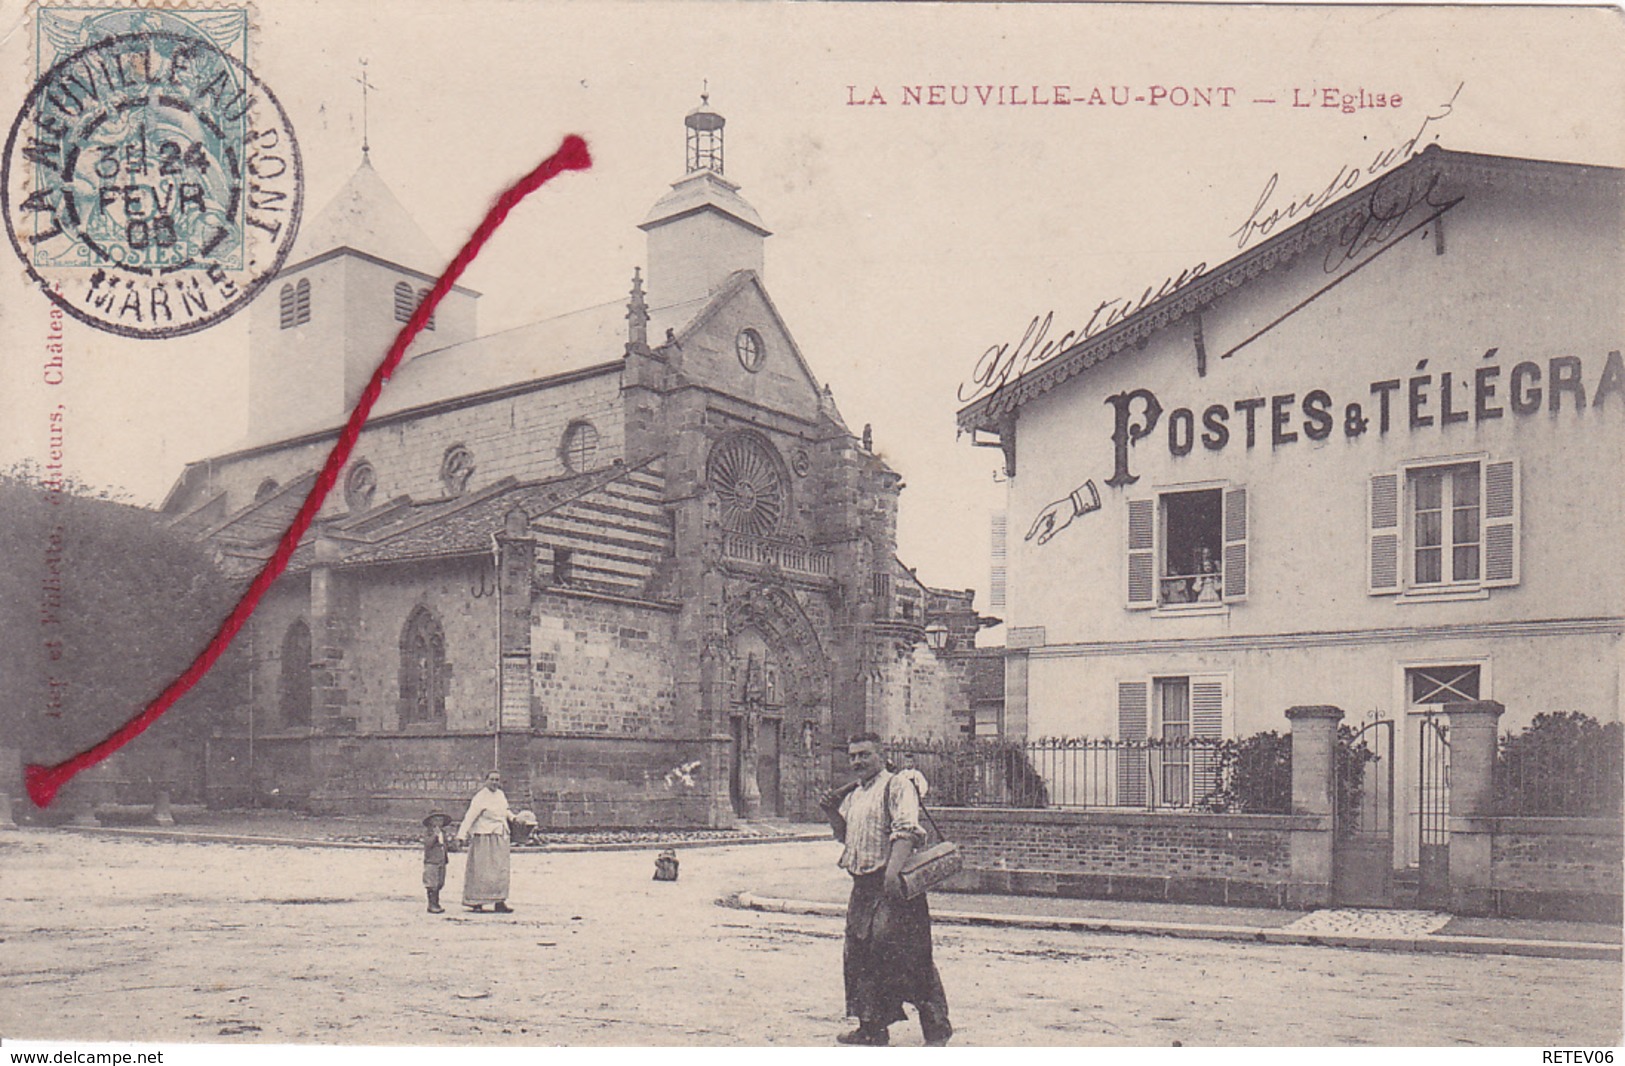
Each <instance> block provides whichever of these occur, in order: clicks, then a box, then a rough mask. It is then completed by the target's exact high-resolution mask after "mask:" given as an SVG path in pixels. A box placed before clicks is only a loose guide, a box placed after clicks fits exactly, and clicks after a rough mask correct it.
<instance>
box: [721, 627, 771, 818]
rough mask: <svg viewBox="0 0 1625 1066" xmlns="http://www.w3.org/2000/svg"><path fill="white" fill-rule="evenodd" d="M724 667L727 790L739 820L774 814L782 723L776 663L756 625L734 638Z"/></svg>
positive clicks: (769, 816) (767, 816)
mask: <svg viewBox="0 0 1625 1066" xmlns="http://www.w3.org/2000/svg"><path fill="white" fill-rule="evenodd" d="M733 651H734V657H733V662H732V664H731V665H730V667H729V671H728V681H729V683H728V692H729V704H730V706H729V708H728V711H729V714H728V721H729V728H730V731H731V732H732V734H733V741H734V744H733V763H732V766H731V769H730V773H729V775H728V777H729V786H730V787H729V793H730V794H731V796H732V797H733V804H734V813H736V814H738V815H739V816H740V817H742V818H776V817H778V816H779V815H780V814H782V813H783V802H782V800H783V797H782V796H781V794H780V789H779V779H780V774H779V750H780V747H781V745H780V743H779V741H780V737H781V734H782V732H783V723H784V695H783V691H782V689H781V687H780V683H779V682H780V670H781V664H780V662H779V658H778V656H777V655H775V654H774V653H773V650H772V649H771V648H770V647H769V645H768V643H767V640H766V638H765V637H764V636H763V635H762V633H761V631H760V630H758V629H754V628H752V629H747V630H745V631H744V632H742V633H740V634H738V635H737V636H736V637H735V638H734V642H733Z"/></svg>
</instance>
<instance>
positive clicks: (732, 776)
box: [728, 714, 784, 818]
mask: <svg viewBox="0 0 1625 1066" xmlns="http://www.w3.org/2000/svg"><path fill="white" fill-rule="evenodd" d="M746 725H747V718H746V716H745V715H743V714H736V715H733V716H732V718H731V727H732V731H733V738H734V758H733V766H732V768H731V772H730V773H729V781H728V792H729V795H730V797H731V798H732V799H733V805H734V813H735V814H738V815H740V816H741V817H761V818H777V817H779V816H781V815H782V814H783V813H784V796H783V791H782V789H781V787H780V781H779V748H780V741H781V740H782V739H783V733H784V723H783V720H782V719H779V718H767V717H762V718H760V719H758V720H757V724H756V742H755V758H754V760H752V759H751V752H750V750H749V744H748V742H747V739H746V736H745V729H746ZM747 761H754V763H755V771H756V773H755V782H754V784H755V791H756V797H755V806H756V812H755V814H751V813H750V811H749V810H747V800H746V793H747V792H748V791H749V782H748V776H749V775H747V773H746V772H745V771H746V762H747Z"/></svg>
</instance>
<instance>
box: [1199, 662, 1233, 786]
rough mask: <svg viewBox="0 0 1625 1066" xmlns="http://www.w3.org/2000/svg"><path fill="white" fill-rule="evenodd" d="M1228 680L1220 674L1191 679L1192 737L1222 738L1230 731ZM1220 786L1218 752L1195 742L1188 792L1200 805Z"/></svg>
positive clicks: (1204, 738)
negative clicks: (1189, 791) (1189, 790)
mask: <svg viewBox="0 0 1625 1066" xmlns="http://www.w3.org/2000/svg"><path fill="white" fill-rule="evenodd" d="M1229 682H1230V679H1229V678H1228V677H1226V676H1223V675H1213V676H1209V677H1193V678H1191V737H1192V738H1194V739H1201V740H1204V741H1219V740H1223V739H1224V738H1225V737H1226V736H1227V735H1228V733H1229V728H1228V724H1229V719H1230V698H1229V697H1230V692H1229V689H1230V684H1229ZM1218 786H1219V757H1218V752H1217V751H1215V750H1214V749H1213V748H1211V747H1206V746H1202V745H1194V746H1193V747H1192V749H1191V795H1192V797H1193V798H1194V799H1195V800H1196V802H1197V803H1198V804H1200V803H1201V802H1202V801H1203V800H1204V799H1206V798H1207V797H1208V796H1210V795H1211V794H1212V793H1213V791H1214V789H1216V788H1217V787H1218Z"/></svg>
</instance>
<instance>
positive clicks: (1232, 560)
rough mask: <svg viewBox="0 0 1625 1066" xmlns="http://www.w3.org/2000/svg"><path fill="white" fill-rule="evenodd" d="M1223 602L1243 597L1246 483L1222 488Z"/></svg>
mask: <svg viewBox="0 0 1625 1066" xmlns="http://www.w3.org/2000/svg"><path fill="white" fill-rule="evenodd" d="M1223 586H1224V602H1225V603H1235V602H1236V601H1238V600H1244V599H1246V598H1247V487H1246V486H1245V485H1232V486H1231V487H1230V488H1227V489H1225V490H1224V581H1223Z"/></svg>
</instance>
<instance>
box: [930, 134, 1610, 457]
mask: <svg viewBox="0 0 1625 1066" xmlns="http://www.w3.org/2000/svg"><path fill="white" fill-rule="evenodd" d="M1432 173H1437V174H1439V175H1441V176H1460V177H1466V178H1471V179H1476V180H1484V179H1489V180H1504V181H1517V182H1524V183H1527V184H1531V185H1538V184H1542V183H1546V182H1569V181H1577V180H1582V179H1586V178H1595V177H1605V178H1607V179H1609V180H1611V181H1613V182H1615V183H1616V184H1618V183H1619V182H1620V181H1621V179H1622V178H1625V171H1622V170H1620V169H1619V168H1616V167H1603V166H1590V165H1586V164H1580V163H1561V162H1552V161H1548V160H1540V159H1518V158H1514V157H1510V156H1498V155H1484V154H1481V153H1477V152H1456V151H1449V150H1447V149H1444V148H1440V147H1439V146H1438V145H1436V144H1434V145H1429V146H1428V147H1427V148H1426V149H1424V150H1423V151H1422V152H1420V153H1419V154H1417V155H1416V156H1413V157H1412V158H1411V159H1409V160H1407V161H1406V162H1404V163H1402V164H1400V165H1399V166H1397V167H1394V168H1393V169H1392V170H1389V171H1387V172H1385V173H1384V174H1383V175H1381V176H1380V177H1378V178H1375V179H1373V180H1372V181H1369V182H1366V183H1365V184H1363V185H1361V186H1359V187H1358V188H1356V189H1355V190H1354V191H1352V192H1350V193H1349V194H1348V195H1346V196H1344V197H1342V198H1340V199H1338V200H1336V201H1334V202H1333V203H1331V204H1329V205H1327V206H1326V207H1324V208H1322V209H1320V210H1319V211H1316V212H1314V213H1312V214H1310V215H1308V216H1307V217H1305V218H1304V219H1302V220H1301V221H1299V222H1297V223H1295V224H1293V225H1292V226H1289V227H1287V228H1286V229H1284V230H1282V231H1281V232H1279V233H1277V234H1275V235H1274V236H1272V237H1270V238H1269V239H1268V240H1266V241H1264V242H1262V243H1260V244H1257V245H1254V246H1253V247H1252V248H1250V249H1248V250H1247V251H1245V252H1243V253H1241V254H1240V255H1238V256H1235V257H1233V258H1231V259H1228V260H1226V261H1225V262H1224V263H1221V264H1220V265H1219V266H1218V267H1217V268H1215V269H1213V270H1210V271H1208V272H1207V273H1205V274H1203V275H1201V276H1200V277H1198V278H1197V279H1196V280H1195V281H1193V282H1191V283H1189V284H1187V285H1185V286H1183V287H1181V288H1179V289H1177V290H1175V291H1174V292H1171V293H1169V294H1168V295H1167V296H1164V297H1162V298H1161V299H1159V300H1155V301H1153V302H1152V303H1150V304H1147V305H1146V306H1144V307H1142V308H1140V309H1139V310H1137V311H1135V312H1134V313H1133V314H1131V315H1129V316H1128V317H1126V318H1124V319H1123V320H1122V321H1120V322H1118V323H1117V324H1116V325H1114V326H1112V327H1111V328H1109V329H1105V330H1102V331H1101V332H1099V333H1097V334H1095V335H1094V336H1092V337H1089V338H1087V339H1085V340H1082V341H1079V342H1077V343H1075V344H1073V345H1072V346H1071V347H1069V348H1067V349H1066V350H1064V351H1061V352H1058V353H1056V354H1055V355H1053V356H1051V357H1050V358H1049V359H1047V360H1046V361H1045V362H1043V363H1040V364H1038V365H1036V366H1033V367H1031V368H1029V369H1028V370H1027V371H1026V372H1025V373H1023V374H1022V375H1021V376H1020V377H1017V378H1014V379H1012V380H1011V381H1008V382H1006V383H1005V384H1004V385H1003V386H1001V387H1000V388H998V389H996V390H995V391H993V392H992V393H989V394H988V395H985V396H982V397H980V398H978V399H977V400H975V401H974V402H972V403H970V404H967V405H966V406H965V407H963V408H961V409H960V411H959V414H958V423H959V429H960V431H961V432H968V431H972V430H977V429H984V430H989V431H995V432H996V431H997V430H998V428H999V423H1000V419H1001V417H1003V416H1007V415H1012V414H1014V413H1015V412H1016V411H1017V410H1018V409H1019V408H1020V407H1021V406H1022V405H1023V404H1025V403H1027V402H1028V401H1030V400H1033V399H1036V398H1037V397H1039V396H1041V395H1043V394H1044V393H1046V392H1048V391H1049V390H1050V389H1053V388H1054V387H1055V386H1057V385H1059V384H1061V383H1062V382H1064V381H1066V380H1068V379H1069V378H1072V377H1075V376H1076V375H1078V374H1080V373H1082V372H1083V371H1085V370H1087V369H1089V368H1090V367H1091V366H1094V365H1095V364H1096V363H1099V362H1102V361H1103V360H1105V359H1109V358H1111V357H1112V356H1113V355H1116V354H1117V353H1119V352H1121V351H1123V350H1124V349H1125V348H1129V347H1132V346H1137V345H1140V344H1143V343H1144V342H1145V341H1146V340H1147V339H1148V338H1149V337H1150V336H1151V335H1152V334H1154V333H1157V332H1158V331H1160V330H1162V329H1164V328H1166V327H1167V326H1170V325H1173V324H1174V323H1176V322H1180V321H1182V320H1184V319H1185V318H1186V317H1187V316H1189V315H1190V314H1192V313H1193V312H1195V311H1198V310H1200V309H1202V308H1203V307H1206V306H1207V305H1208V304H1210V303H1212V302H1213V301H1215V300H1217V299H1218V298H1220V297H1221V296H1223V295H1225V294H1226V293H1228V292H1230V291H1231V290H1233V289H1236V288H1238V287H1240V286H1242V285H1245V284H1246V283H1248V282H1249V281H1252V280H1253V279H1254V278H1257V277H1258V276H1259V275H1261V274H1264V273H1267V272H1269V271H1271V270H1274V269H1275V268H1276V267H1278V266H1283V265H1285V264H1287V263H1290V262H1292V261H1293V260H1295V259H1296V258H1297V257H1298V256H1299V255H1301V254H1303V253H1304V252H1305V251H1308V250H1310V249H1312V248H1316V247H1319V246H1320V245H1322V244H1324V243H1325V242H1326V241H1328V240H1332V239H1334V238H1335V237H1336V236H1337V235H1338V234H1339V233H1340V232H1342V231H1343V229H1344V227H1345V226H1346V225H1347V224H1348V223H1349V221H1350V220H1351V219H1352V218H1354V217H1355V216H1356V215H1357V213H1358V212H1361V211H1364V210H1365V209H1366V204H1367V203H1368V201H1369V197H1370V193H1371V189H1372V188H1373V187H1374V186H1375V185H1376V183H1377V182H1379V181H1388V180H1391V179H1395V178H1396V176H1398V175H1401V174H1404V175H1406V177H1405V178H1404V179H1401V180H1414V179H1416V178H1426V177H1427V176H1428V175H1429V174H1432Z"/></svg>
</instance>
